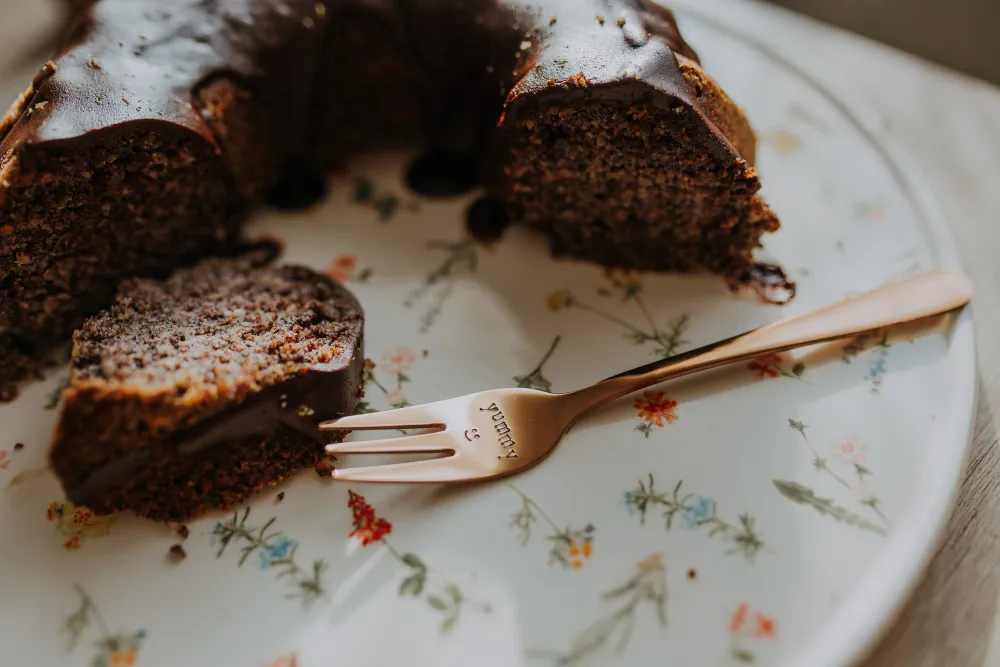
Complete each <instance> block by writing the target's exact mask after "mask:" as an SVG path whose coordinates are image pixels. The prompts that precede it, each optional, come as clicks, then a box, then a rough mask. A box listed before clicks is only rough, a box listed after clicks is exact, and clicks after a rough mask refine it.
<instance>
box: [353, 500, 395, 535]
mask: <svg viewBox="0 0 1000 667" xmlns="http://www.w3.org/2000/svg"><path fill="white" fill-rule="evenodd" d="M347 493H348V499H347V506H348V507H349V508H350V510H351V516H352V518H353V520H354V521H353V527H354V529H353V530H352V531H351V532H350V534H349V535H348V537H350V538H354V539H357V540H359V541H360V542H361V546H363V547H367V546H368V545H369V544H374V543H375V542H378V541H380V540H381V539H382V538H383V537H385V536H386V535H388V534H389V533H391V532H392V524H391V523H389V522H388V521H386V520H385V519H383V518H382V517H379V516H376V515H375V509H374V508H373V507H372V506H371V505H369V504H368V503H367V502H366V501H365V498H364V496H362V495H361V494H358V493H354V492H353V491H348V492H347Z"/></svg>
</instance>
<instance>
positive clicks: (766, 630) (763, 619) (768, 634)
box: [753, 611, 775, 639]
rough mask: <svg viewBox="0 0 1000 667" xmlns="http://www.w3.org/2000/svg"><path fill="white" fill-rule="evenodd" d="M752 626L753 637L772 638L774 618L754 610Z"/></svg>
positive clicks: (773, 634)
mask: <svg viewBox="0 0 1000 667" xmlns="http://www.w3.org/2000/svg"><path fill="white" fill-rule="evenodd" d="M753 620H754V628H753V637H754V639H774V636H775V623H774V619H773V618H771V617H770V616H765V615H764V614H762V613H760V612H759V611H758V612H755V613H754V615H753Z"/></svg>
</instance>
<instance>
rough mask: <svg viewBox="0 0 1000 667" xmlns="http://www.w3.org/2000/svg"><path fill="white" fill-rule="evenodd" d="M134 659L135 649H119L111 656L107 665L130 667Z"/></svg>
mask: <svg viewBox="0 0 1000 667" xmlns="http://www.w3.org/2000/svg"><path fill="white" fill-rule="evenodd" d="M135 659H136V652H135V649H128V650H125V649H119V650H117V651H115V652H114V654H112V656H111V660H110V661H109V662H108V664H109V665H111V667H131V665H134V664H135Z"/></svg>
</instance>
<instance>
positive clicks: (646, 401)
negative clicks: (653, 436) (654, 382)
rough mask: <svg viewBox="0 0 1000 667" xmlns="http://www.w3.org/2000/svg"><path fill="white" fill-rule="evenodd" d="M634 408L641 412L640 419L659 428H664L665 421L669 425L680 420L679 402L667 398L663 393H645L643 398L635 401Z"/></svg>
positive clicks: (651, 391)
mask: <svg viewBox="0 0 1000 667" xmlns="http://www.w3.org/2000/svg"><path fill="white" fill-rule="evenodd" d="M634 407H635V409H636V410H638V411H639V418H640V419H645V420H646V421H647V422H649V423H650V424H656V425H657V426H663V420H664V419H666V420H667V423H668V424H673V423H674V422H675V421H677V419H678V417H677V412H676V410H677V401H673V400H671V399H669V398H667V397H666V395H665V394H664V393H663V392H662V391H654V390H648V391H645V392H643V394H642V398H637V399H635V404H634Z"/></svg>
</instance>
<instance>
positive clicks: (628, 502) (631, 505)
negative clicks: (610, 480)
mask: <svg viewBox="0 0 1000 667" xmlns="http://www.w3.org/2000/svg"><path fill="white" fill-rule="evenodd" d="M625 511H626V512H628V515H629V516H632V514H634V513H635V501H634V500H632V492H631V491H626V492H625Z"/></svg>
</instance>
